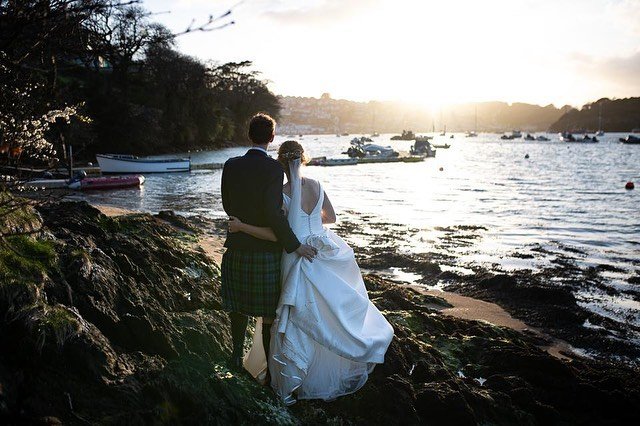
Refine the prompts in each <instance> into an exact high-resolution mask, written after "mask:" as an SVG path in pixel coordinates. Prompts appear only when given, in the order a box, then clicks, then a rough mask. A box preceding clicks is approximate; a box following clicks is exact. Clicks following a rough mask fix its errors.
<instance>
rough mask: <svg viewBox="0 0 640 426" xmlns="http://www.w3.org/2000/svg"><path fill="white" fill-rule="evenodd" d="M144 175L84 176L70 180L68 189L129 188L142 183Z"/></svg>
mask: <svg viewBox="0 0 640 426" xmlns="http://www.w3.org/2000/svg"><path fill="white" fill-rule="evenodd" d="M144 180H145V179H144V176H105V177H99V178H84V179H82V180H79V181H75V182H71V183H70V184H69V189H75V190H82V191H91V190H105V189H118V188H130V187H134V186H140V185H142V184H144Z"/></svg>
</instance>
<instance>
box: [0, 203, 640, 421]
mask: <svg viewBox="0 0 640 426" xmlns="http://www.w3.org/2000/svg"><path fill="white" fill-rule="evenodd" d="M102 211H104V212H106V213H108V214H110V215H111V216H106V215H105V214H103V213H102ZM102 211H101V210H99V209H97V208H94V207H92V206H90V205H89V204H87V203H84V202H58V203H50V204H46V205H37V206H34V207H33V208H31V209H29V208H27V209H26V210H25V211H22V212H19V213H16V217H15V218H12V219H15V220H18V219H21V220H23V222H24V219H29V223H34V222H38V223H39V224H40V225H41V226H40V228H41V229H42V232H41V233H39V234H38V235H34V236H31V237H26V238H25V237H22V236H18V238H17V239H15V240H14V241H15V242H16V243H20V244H21V247H22V248H23V249H24V250H29V251H30V252H32V253H38V254H39V255H40V256H39V257H38V258H34V259H31V260H25V261H24V262H15V261H13V259H14V257H12V256H14V254H13V253H14V252H12V251H10V250H9V249H4V250H0V266H1V268H0V273H1V274H3V276H5V277H7V278H9V280H8V281H7V282H6V283H5V282H3V283H2V290H3V291H2V292H0V336H2V337H3V341H5V342H7V345H8V347H10V348H13V349H12V350H11V351H0V389H1V392H0V423H3V421H5V420H6V422H7V423H48V424H50V423H56V424H60V423H70V424H75V423H77V422H79V421H82V422H83V423H91V424H93V423H97V424H102V423H123V422H126V423H141V424H142V423H144V424H146V423H166V424H177V423H185V424H208V423H211V422H212V421H213V420H215V421H216V422H218V423H225V424H227V423H228V424H238V423H240V424H282V425H284V424H286V425H293V424H326V423H331V424H345V425H346V424H425V423H434V424H445V423H454V424H584V423H603V422H610V423H616V424H617V423H620V424H627V423H630V422H632V420H631V418H632V415H633V413H632V412H630V411H629V410H628V407H633V406H637V405H638V404H640V385H639V383H640V382H639V381H638V379H639V378H640V370H638V368H633V367H630V366H628V365H625V364H623V363H615V362H606V361H604V360H601V359H590V358H586V357H579V356H571V354H568V356H569V358H570V359H564V358H561V359H559V358H557V357H555V356H552V355H550V354H549V353H548V352H547V351H545V350H542V349H541V346H544V344H545V342H548V341H547V340H545V339H543V338H541V336H540V335H538V334H536V333H535V332H529V331H528V327H525V326H524V325H523V324H521V323H518V322H516V321H515V320H514V319H512V318H511V317H510V316H509V315H508V314H507V313H505V312H504V310H501V309H499V308H497V307H495V306H493V305H492V304H489V303H486V302H478V301H477V300H475V299H472V298H468V297H463V296H458V295H454V294H449V293H440V292H436V293H432V294H428V292H426V291H420V290H419V289H416V288H415V286H413V287H411V286H407V285H403V284H401V283H398V282H393V281H390V280H389V279H385V278H382V277H381V275H378V274H365V275H364V276H363V279H364V283H365V286H366V288H367V292H368V294H369V298H370V300H371V302H372V303H373V304H374V305H375V306H376V307H377V308H378V309H380V311H381V312H382V313H383V315H384V316H385V317H386V318H387V320H388V321H389V322H390V324H391V325H392V327H393V329H394V338H393V340H392V341H391V344H390V346H389V348H388V350H387V351H386V353H385V357H384V362H383V363H380V364H378V365H377V366H376V367H375V369H374V370H373V371H372V372H371V373H370V374H369V377H368V380H367V383H366V384H365V385H364V386H363V387H362V388H361V389H360V390H359V391H358V392H357V393H356V394H354V395H346V396H343V397H341V398H338V399H336V400H334V401H332V402H330V403H327V402H325V401H322V400H305V401H299V402H298V403H297V404H295V405H294V406H291V407H286V406H284V405H283V403H282V402H281V401H280V400H278V398H277V396H276V395H275V394H274V393H273V392H272V390H271V389H268V388H266V387H264V386H262V385H260V384H258V383H257V382H256V381H255V380H254V378H253V377H252V376H251V375H250V374H248V373H246V372H244V371H242V370H240V371H238V370H234V369H233V368H232V367H231V365H230V364H229V355H230V353H231V350H232V339H231V330H230V328H229V318H228V313H227V312H225V311H224V309H223V307H222V300H221V295H220V291H221V282H220V269H219V268H218V266H217V265H216V262H215V260H214V259H213V258H212V256H209V255H207V253H206V250H207V249H208V250H214V254H215V252H216V251H217V250H220V242H221V241H222V236H223V234H224V231H223V229H224V220H222V219H220V220H209V219H206V218H202V217H198V216H190V217H188V218H187V217H183V216H180V215H176V214H175V213H173V212H171V211H161V212H159V213H157V214H155V215H152V214H146V213H145V214H139V213H136V212H130V211H126V210H123V209H106V208H104V207H103V209H102ZM16 223H17V222H16ZM202 238H205V241H204V242H202ZM203 245H204V246H206V247H203ZM358 251H359V252H361V251H362V249H358ZM388 260H392V261H393V260H394V259H393V258H390V259H388ZM365 262H366V259H365ZM379 266H384V265H379ZM365 270H366V269H365ZM499 282H500V280H498V281H495V282H494V284H496V283H499ZM450 302H453V303H450ZM507 312H508V310H507ZM462 316H467V317H469V318H473V320H470V319H462V318H461V317H462ZM514 317H515V318H516V319H517V316H514ZM487 321H490V322H487ZM493 323H498V324H499V325H494V324H493ZM507 326H511V328H510V327H507ZM513 328H520V329H521V330H520V331H517V330H514V329H513ZM247 337H248V336H247ZM245 344H246V348H245V349H248V345H249V344H250V339H246V341H245ZM576 390H578V391H576ZM389 395H391V396H392V398H389Z"/></svg>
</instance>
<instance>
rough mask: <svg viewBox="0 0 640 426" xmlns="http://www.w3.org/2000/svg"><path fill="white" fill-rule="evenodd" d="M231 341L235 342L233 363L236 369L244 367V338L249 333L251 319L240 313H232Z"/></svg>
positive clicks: (232, 355) (232, 356)
mask: <svg viewBox="0 0 640 426" xmlns="http://www.w3.org/2000/svg"><path fill="white" fill-rule="evenodd" d="M229 316H230V317H231V339H232V341H233V353H232V354H231V362H232V363H233V364H234V367H240V366H242V352H243V350H244V338H245V335H246V332H247V323H248V321H249V318H248V317H247V316H246V315H243V314H241V313H238V312H231V313H230V314H229Z"/></svg>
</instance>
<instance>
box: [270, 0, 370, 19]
mask: <svg viewBox="0 0 640 426" xmlns="http://www.w3.org/2000/svg"><path fill="white" fill-rule="evenodd" d="M264 3H265V4H264V12H263V13H264V15H265V16H267V17H268V18H270V19H273V20H276V21H279V22H282V23H293V24H310V25H323V24H327V23H330V22H335V21H341V20H344V19H347V18H350V17H352V16H356V15H358V14H360V13H362V12H364V11H367V10H369V9H371V8H373V7H376V6H378V5H379V4H381V3H382V0H357V1H356V0H350V1H349V0H347V1H345V0H342V1H341V0H308V1H305V2H295V1H286V0H285V1H265V2H264ZM301 3H302V4H301Z"/></svg>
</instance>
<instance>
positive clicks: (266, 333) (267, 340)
mask: <svg viewBox="0 0 640 426" xmlns="http://www.w3.org/2000/svg"><path fill="white" fill-rule="evenodd" d="M271 324H273V318H269V317H262V346H264V354H265V356H266V358H267V361H269V348H270V347H271V346H270V345H271Z"/></svg>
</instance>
